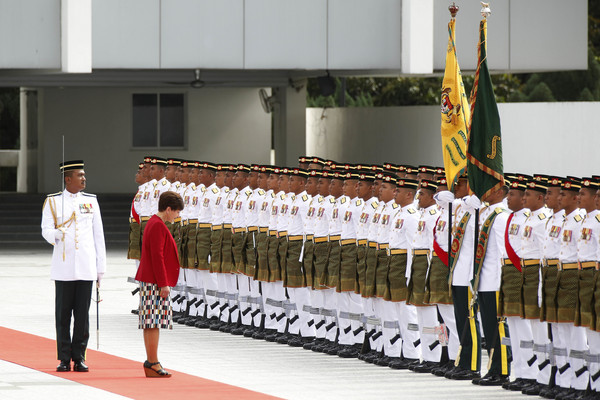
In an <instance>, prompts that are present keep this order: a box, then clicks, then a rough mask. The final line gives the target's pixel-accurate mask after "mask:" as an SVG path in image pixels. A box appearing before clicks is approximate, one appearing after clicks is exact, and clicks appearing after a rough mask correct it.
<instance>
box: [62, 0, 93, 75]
mask: <svg viewBox="0 0 600 400" xmlns="http://www.w3.org/2000/svg"><path fill="white" fill-rule="evenodd" d="M61 66H62V71H63V72H73V73H91V72H92V0H62V1H61Z"/></svg>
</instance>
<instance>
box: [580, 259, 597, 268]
mask: <svg viewBox="0 0 600 400" xmlns="http://www.w3.org/2000/svg"><path fill="white" fill-rule="evenodd" d="M591 268H594V269H598V263H597V262H596V261H580V262H579V269H591Z"/></svg>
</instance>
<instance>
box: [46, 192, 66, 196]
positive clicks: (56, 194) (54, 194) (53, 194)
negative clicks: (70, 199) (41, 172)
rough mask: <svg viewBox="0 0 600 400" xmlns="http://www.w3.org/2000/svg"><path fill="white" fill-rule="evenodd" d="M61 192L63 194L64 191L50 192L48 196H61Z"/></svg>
mask: <svg viewBox="0 0 600 400" xmlns="http://www.w3.org/2000/svg"><path fill="white" fill-rule="evenodd" d="M61 194H62V192H56V193H52V194H49V195H48V196H47V197H54V196H59V195H61Z"/></svg>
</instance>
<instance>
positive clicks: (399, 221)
mask: <svg viewBox="0 0 600 400" xmlns="http://www.w3.org/2000/svg"><path fill="white" fill-rule="evenodd" d="M403 225H404V219H397V220H396V224H395V225H394V228H395V229H402V226H403Z"/></svg>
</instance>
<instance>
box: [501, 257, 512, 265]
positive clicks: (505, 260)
mask: <svg viewBox="0 0 600 400" xmlns="http://www.w3.org/2000/svg"><path fill="white" fill-rule="evenodd" d="M502 265H513V263H512V261H510V258H503V259H502Z"/></svg>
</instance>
